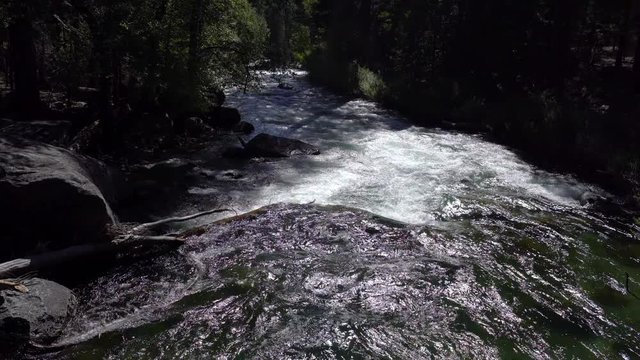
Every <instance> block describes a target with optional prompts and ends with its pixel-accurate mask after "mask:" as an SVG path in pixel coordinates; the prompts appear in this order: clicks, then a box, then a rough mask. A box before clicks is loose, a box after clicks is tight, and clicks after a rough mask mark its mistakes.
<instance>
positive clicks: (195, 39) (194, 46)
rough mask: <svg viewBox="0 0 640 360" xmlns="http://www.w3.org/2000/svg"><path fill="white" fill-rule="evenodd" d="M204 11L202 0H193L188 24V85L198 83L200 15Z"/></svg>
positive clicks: (200, 42) (200, 35)
mask: <svg viewBox="0 0 640 360" xmlns="http://www.w3.org/2000/svg"><path fill="white" fill-rule="evenodd" d="M203 11H204V0H193V7H192V8H191V21H190V24H189V63H188V69H187V70H188V71H189V80H190V81H189V82H190V84H189V85H190V86H197V85H199V81H200V72H201V61H200V47H201V46H202V27H203V24H202V22H203V21H202V20H203V19H202V17H203Z"/></svg>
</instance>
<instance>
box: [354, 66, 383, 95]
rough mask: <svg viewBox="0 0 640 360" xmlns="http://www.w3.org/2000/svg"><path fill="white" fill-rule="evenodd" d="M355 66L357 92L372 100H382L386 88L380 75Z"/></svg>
mask: <svg viewBox="0 0 640 360" xmlns="http://www.w3.org/2000/svg"><path fill="white" fill-rule="evenodd" d="M356 66H357V70H356V71H357V78H358V80H357V81H358V90H359V91H360V93H361V94H362V95H364V96H365V97H367V98H369V99H373V100H383V99H384V98H385V96H386V92H387V86H386V84H385V83H384V81H383V80H382V78H381V77H380V75H378V74H376V73H374V72H373V71H371V70H369V69H367V68H366V67H363V66H359V65H356Z"/></svg>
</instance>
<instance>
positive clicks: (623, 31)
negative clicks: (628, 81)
mask: <svg viewBox="0 0 640 360" xmlns="http://www.w3.org/2000/svg"><path fill="white" fill-rule="evenodd" d="M622 16H623V19H622V24H621V25H620V35H619V38H618V52H617V53H616V69H621V68H622V65H623V64H624V58H625V56H626V55H627V44H628V42H629V23H630V20H631V0H625V8H624V14H623V15H622Z"/></svg>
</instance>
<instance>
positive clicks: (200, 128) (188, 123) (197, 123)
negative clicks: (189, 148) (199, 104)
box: [184, 117, 207, 136]
mask: <svg viewBox="0 0 640 360" xmlns="http://www.w3.org/2000/svg"><path fill="white" fill-rule="evenodd" d="M206 126H207V125H205V124H204V121H202V119H200V118H199V117H190V118H187V119H186V120H185V121H184V130H185V132H186V133H187V134H189V135H191V136H196V135H200V134H202V133H203V132H204V131H205V129H206Z"/></svg>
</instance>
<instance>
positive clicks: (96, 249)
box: [0, 209, 233, 291]
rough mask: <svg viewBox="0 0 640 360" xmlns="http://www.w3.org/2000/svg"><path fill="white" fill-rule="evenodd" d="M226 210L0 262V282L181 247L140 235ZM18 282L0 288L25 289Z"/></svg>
mask: <svg viewBox="0 0 640 360" xmlns="http://www.w3.org/2000/svg"><path fill="white" fill-rule="evenodd" d="M227 211H233V210H230V209H215V210H208V211H204V212H201V213H197V214H193V215H189V216H183V217H172V218H168V219H163V220H159V221H154V222H150V223H146V224H141V225H138V226H136V227H134V228H133V229H131V230H130V231H128V232H126V233H124V234H115V235H114V236H113V241H111V242H106V243H95V244H85V245H78V246H73V247H70V248H67V249H63V250H58V251H53V252H49V253H45V254H41V255H35V256H32V257H28V258H24V259H15V260H11V261H8V262H5V263H0V279H9V278H12V279H14V278H17V277H20V276H24V275H27V274H29V273H32V272H36V271H40V270H43V269H50V268H53V267H56V266H59V265H61V264H64V263H67V262H71V261H76V260H80V259H83V258H87V257H93V256H99V255H115V254H117V253H121V252H123V250H128V249H131V248H134V247H140V246H154V245H157V244H165V245H178V246H179V245H181V244H183V243H184V241H183V240H182V239H181V238H180V237H179V236H170V235H161V236H146V235H141V234H142V233H145V232H147V231H149V230H152V229H153V228H156V227H158V226H161V225H165V224H169V223H175V222H184V221H189V220H192V219H196V218H199V217H202V216H206V215H210V214H216V213H222V212H227ZM19 285H20V283H19V282H14V281H10V280H0V288H2V287H4V288H7V287H13V289H15V290H18V291H20V290H24V288H21V287H19Z"/></svg>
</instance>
